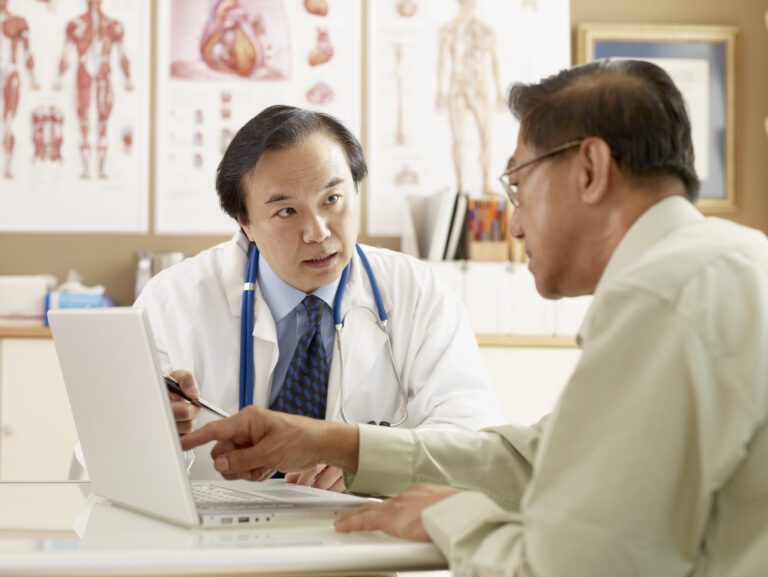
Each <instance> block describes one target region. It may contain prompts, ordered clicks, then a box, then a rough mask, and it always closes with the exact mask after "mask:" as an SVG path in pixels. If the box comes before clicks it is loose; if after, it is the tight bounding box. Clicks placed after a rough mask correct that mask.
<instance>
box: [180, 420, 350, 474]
mask: <svg viewBox="0 0 768 577" xmlns="http://www.w3.org/2000/svg"><path fill="white" fill-rule="evenodd" d="M211 441H218V442H217V443H216V445H214V447H213V449H212V450H211V457H213V465H214V467H215V468H216V470H217V471H218V472H219V473H221V475H222V476H223V477H224V478H225V479H249V480H252V481H262V480H264V479H267V478H269V477H271V476H272V474H273V473H274V472H275V471H294V472H304V471H310V470H313V468H314V467H315V465H318V464H321V463H325V464H327V465H331V466H333V467H337V468H339V469H341V470H343V471H350V472H355V471H357V453H358V448H359V445H360V443H359V435H358V430H357V427H356V426H355V425H345V424H343V423H333V422H330V421H319V420H316V419H310V418H307V417H300V416H297V415H289V414H287V413H280V412H276V411H270V410H267V409H263V408H261V407H254V406H253V405H251V406H249V407H246V408H245V409H243V410H242V411H240V412H239V413H237V414H236V415H233V416H231V417H229V418H227V419H220V420H217V421H213V422H211V423H208V424H207V425H205V426H204V427H202V428H200V429H199V430H197V431H193V432H191V433H189V434H188V435H185V436H184V437H183V438H182V439H181V446H182V448H183V449H184V450H185V451H188V450H189V449H193V448H195V447H197V446H199V445H204V444H205V443H209V442H211Z"/></svg>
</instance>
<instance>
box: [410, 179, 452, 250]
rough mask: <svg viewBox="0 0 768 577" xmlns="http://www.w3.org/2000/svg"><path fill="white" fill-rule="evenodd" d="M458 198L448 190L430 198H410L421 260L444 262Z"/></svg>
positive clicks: (436, 193)
mask: <svg viewBox="0 0 768 577" xmlns="http://www.w3.org/2000/svg"><path fill="white" fill-rule="evenodd" d="M456 198H457V194H456V193H455V192H451V190H450V189H448V188H443V189H440V190H438V191H437V192H435V193H433V194H430V195H428V196H423V195H418V196H415V195H414V196H409V197H408V209H409V211H410V217H411V220H412V221H413V227H414V228H415V230H416V240H417V244H418V247H419V256H420V257H421V258H426V259H427V260H431V261H439V260H443V256H444V255H445V249H446V246H447V243H448V235H449V233H450V231H451V223H452V217H453V213H454V206H455V204H456ZM406 220H407V219H406Z"/></svg>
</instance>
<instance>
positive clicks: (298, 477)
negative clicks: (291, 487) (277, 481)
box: [285, 465, 347, 493]
mask: <svg viewBox="0 0 768 577" xmlns="http://www.w3.org/2000/svg"><path fill="white" fill-rule="evenodd" d="M285 481H286V482H287V483H296V484H297V485H306V486H308V487H317V488H318V489H327V490H328V491H337V492H339V493H343V492H344V491H346V490H347V488H346V486H345V485H344V472H343V471H342V470H341V469H339V468H338V467H331V466H330V465H317V466H315V467H313V468H312V469H309V470H307V471H299V472H295V473H286V474H285Z"/></svg>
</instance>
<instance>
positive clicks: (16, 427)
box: [0, 338, 76, 481]
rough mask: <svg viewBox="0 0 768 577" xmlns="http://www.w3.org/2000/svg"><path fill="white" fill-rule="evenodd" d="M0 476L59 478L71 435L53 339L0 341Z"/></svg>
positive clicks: (62, 475)
mask: <svg viewBox="0 0 768 577" xmlns="http://www.w3.org/2000/svg"><path fill="white" fill-rule="evenodd" d="M0 431H1V436H0V480H2V481H20V480H24V481H39V480H63V479H66V478H67V477H68V474H69V466H70V462H71V459H72V453H73V448H74V443H75V439H76V432H75V425H74V422H73V420H72V411H71V410H70V408H69V400H68V399H67V392H66V390H65V388H64V380H63V378H62V376H61V370H60V369H59V361H58V358H57V357H56V350H55V348H54V346H53V341H52V340H51V339H47V338H39V339H38V338H32V339H14V338H6V339H2V340H0Z"/></svg>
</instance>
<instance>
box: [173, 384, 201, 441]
mask: <svg viewBox="0 0 768 577" xmlns="http://www.w3.org/2000/svg"><path fill="white" fill-rule="evenodd" d="M170 376H171V378H172V379H174V380H175V381H176V382H177V383H179V386H180V387H181V390H182V391H184V392H185V393H186V394H187V395H188V396H189V397H190V398H191V399H197V398H198V397H199V396H200V389H198V388H197V383H196V382H195V377H194V375H193V374H192V373H190V372H189V371H181V370H179V371H173V372H172V373H171V374H170ZM168 395H169V397H170V398H171V410H172V411H173V418H174V419H175V420H176V428H177V429H178V431H179V436H180V437H183V436H184V435H186V434H187V433H189V432H191V431H192V430H193V429H194V428H195V419H197V416H198V415H199V414H200V411H201V409H200V407H196V406H195V405H193V404H192V403H190V402H189V401H187V400H185V399H182V398H181V397H179V396H178V395H174V394H173V393H168Z"/></svg>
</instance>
